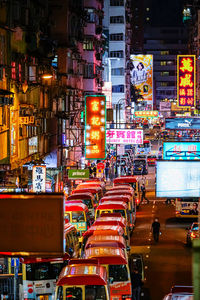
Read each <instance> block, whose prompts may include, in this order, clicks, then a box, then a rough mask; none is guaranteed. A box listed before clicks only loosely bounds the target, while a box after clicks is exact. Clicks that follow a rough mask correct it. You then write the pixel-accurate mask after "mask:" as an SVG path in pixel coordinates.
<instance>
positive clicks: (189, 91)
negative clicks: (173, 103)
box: [177, 55, 196, 107]
mask: <svg viewBox="0 0 200 300" xmlns="http://www.w3.org/2000/svg"><path fill="white" fill-rule="evenodd" d="M177 100H178V106H179V107H194V106H195V100H196V59H195V55H178V56H177Z"/></svg>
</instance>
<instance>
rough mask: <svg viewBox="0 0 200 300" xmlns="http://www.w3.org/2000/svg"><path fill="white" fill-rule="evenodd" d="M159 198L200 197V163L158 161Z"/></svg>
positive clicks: (157, 182) (157, 193)
mask: <svg viewBox="0 0 200 300" xmlns="http://www.w3.org/2000/svg"><path fill="white" fill-rule="evenodd" d="M156 196H157V197H167V198H172V197H177V198H179V197H200V162H199V161H181V160H180V161H157V167H156Z"/></svg>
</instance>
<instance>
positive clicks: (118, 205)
mask: <svg viewBox="0 0 200 300" xmlns="http://www.w3.org/2000/svg"><path fill="white" fill-rule="evenodd" d="M97 209H98V210H104V209H128V206H127V204H126V202H123V201H106V202H103V203H100V204H99V205H98V207H97Z"/></svg>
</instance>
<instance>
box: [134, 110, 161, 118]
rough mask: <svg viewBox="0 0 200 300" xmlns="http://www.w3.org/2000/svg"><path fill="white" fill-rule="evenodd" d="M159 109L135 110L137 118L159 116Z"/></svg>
mask: <svg viewBox="0 0 200 300" xmlns="http://www.w3.org/2000/svg"><path fill="white" fill-rule="evenodd" d="M158 115H159V113H158V111H157V110H138V111H135V117H136V118H158Z"/></svg>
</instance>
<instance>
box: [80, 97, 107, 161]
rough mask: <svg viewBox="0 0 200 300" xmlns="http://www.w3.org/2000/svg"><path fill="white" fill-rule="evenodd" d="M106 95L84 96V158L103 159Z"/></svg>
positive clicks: (104, 149) (104, 150) (104, 151)
mask: <svg viewBox="0 0 200 300" xmlns="http://www.w3.org/2000/svg"><path fill="white" fill-rule="evenodd" d="M105 153H106V97H105V96H103V95H97V96H93V95H92V96H86V97H85V158H86V159H105V156H106V155H105Z"/></svg>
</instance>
